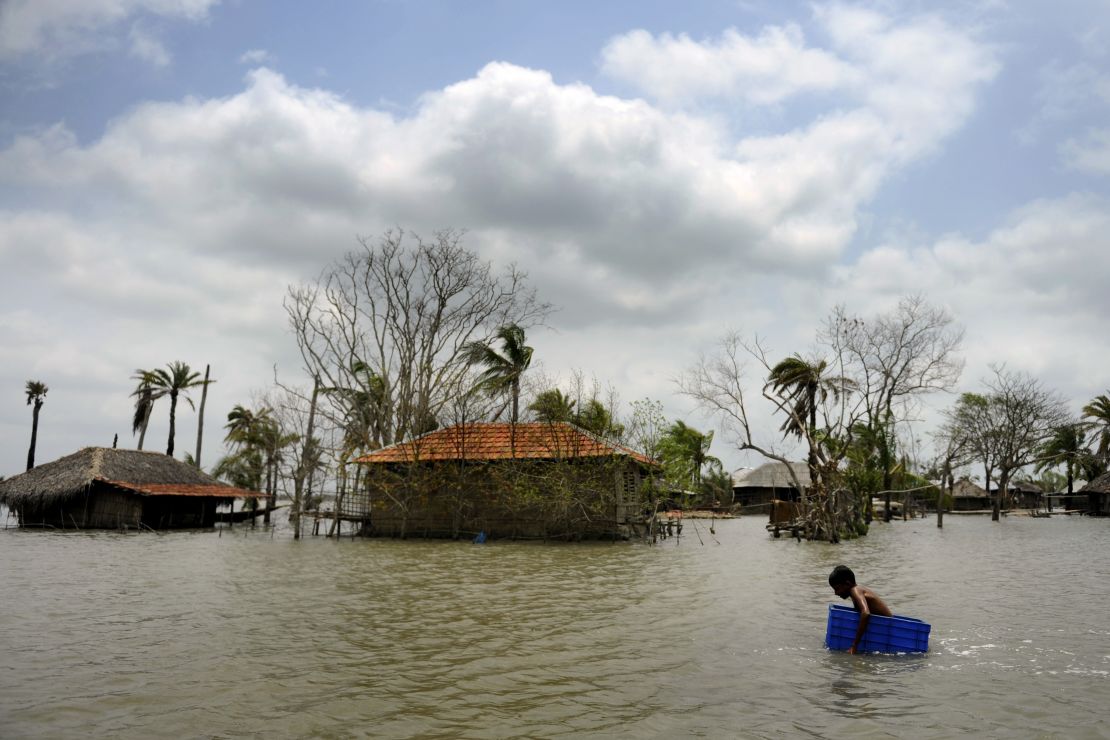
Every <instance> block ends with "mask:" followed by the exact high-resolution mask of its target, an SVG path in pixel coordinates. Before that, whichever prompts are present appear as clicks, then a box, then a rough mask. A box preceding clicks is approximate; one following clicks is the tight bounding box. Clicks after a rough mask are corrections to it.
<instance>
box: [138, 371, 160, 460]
mask: <svg viewBox="0 0 1110 740" xmlns="http://www.w3.org/2000/svg"><path fill="white" fill-rule="evenodd" d="M151 372H152V371H150V370H143V369H142V368H140V369H138V370H136V371H135V374H134V375H132V376H131V379H132V380H135V381H138V385H136V386H135V390H133V391H131V396H132V397H133V398H134V399H135V415H134V417H133V418H132V420H131V434H136V433H138V435H139V445H138V449H140V450H141V449H143V442H144V441H145V440H146V430H147V427H148V426H149V425H150V414H151V412H152V411H154V402H155V401H157V400H158V399H159V398H162V397H163V396H164V395H166V391H165V389H161V388H155V387H154V386H153V385H152V384H151V382H152V381H151V378H150V375H151Z"/></svg>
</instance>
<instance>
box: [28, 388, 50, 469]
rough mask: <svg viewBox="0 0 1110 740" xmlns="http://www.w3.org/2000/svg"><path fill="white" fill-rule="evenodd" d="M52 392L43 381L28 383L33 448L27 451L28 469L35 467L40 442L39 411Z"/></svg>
mask: <svg viewBox="0 0 1110 740" xmlns="http://www.w3.org/2000/svg"><path fill="white" fill-rule="evenodd" d="M48 390H50V389H49V388H47V387H46V383H43V382H42V381H41V380H28V381H27V405H28V406H32V407H33V408H32V410H31V446H30V448H28V450H27V469H28V470H30V469H31V468H33V467H35V447H36V446H37V445H38V440H39V411H41V410H42V405H43V404H44V403H46V392H47V391H48Z"/></svg>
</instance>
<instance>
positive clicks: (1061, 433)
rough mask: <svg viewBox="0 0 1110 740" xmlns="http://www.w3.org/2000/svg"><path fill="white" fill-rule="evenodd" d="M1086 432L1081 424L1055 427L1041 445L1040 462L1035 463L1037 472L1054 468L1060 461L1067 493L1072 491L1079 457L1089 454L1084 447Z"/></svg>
mask: <svg viewBox="0 0 1110 740" xmlns="http://www.w3.org/2000/svg"><path fill="white" fill-rule="evenodd" d="M1086 436H1087V435H1086V434H1085V433H1084V431H1083V425H1082V424H1065V425H1064V426H1061V427H1057V428H1056V430H1055V432H1053V434H1052V437H1051V438H1050V439H1049V440H1048V441H1047V442H1045V443H1044V445H1043V446H1042V447H1041V450H1040V454H1041V458H1042V459H1041V462H1039V463H1037V472H1038V473H1039V472H1042V471H1045V470H1048V469H1049V468H1054V467H1056V466H1057V465H1059V464H1060V463H1063V464H1064V473H1065V474H1066V475H1067V478H1068V494H1069V495H1070V494H1071V493H1072V492H1073V488H1074V482H1075V471H1076V470H1077V469H1078V467H1079V463H1080V459H1081V458H1082V457H1083V456H1084V455H1086V454H1089V453H1088V452H1087V447H1086V442H1087V440H1086Z"/></svg>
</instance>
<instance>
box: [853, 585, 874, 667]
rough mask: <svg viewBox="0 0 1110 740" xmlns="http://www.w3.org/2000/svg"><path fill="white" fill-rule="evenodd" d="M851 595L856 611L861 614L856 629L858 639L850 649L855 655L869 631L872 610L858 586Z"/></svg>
mask: <svg viewBox="0 0 1110 740" xmlns="http://www.w3.org/2000/svg"><path fill="white" fill-rule="evenodd" d="M849 593H850V594H851V596H852V605H853V606H855V607H856V611H857V612H859V626H858V627H856V639H855V640H853V641H852V647H850V648H848V653H849V654H850V655H854V654H855V652H856V648H858V647H859V643H860V640H862V639H863V633H864V632H866V631H867V623H868V622H869V621H871V609H870V608H869V607H868V606H867V599H866V598H864V596H863V593H861V592H860V590H859V587H858V586H856V587H855V588H853V589H852V590H851V591H850V592H849Z"/></svg>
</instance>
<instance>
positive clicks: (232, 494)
mask: <svg viewBox="0 0 1110 740" xmlns="http://www.w3.org/2000/svg"><path fill="white" fill-rule="evenodd" d="M97 480H101V481H103V482H104V483H108V484H109V485H113V486H117V487H118V488H126V489H128V490H129V491H134V492H135V493H138V494H141V495H143V496H215V497H218V498H261V497H263V496H265V495H266V494H264V493H258V492H257V491H247V490H244V489H242V488H235V487H233V486H224V485H198V484H193V483H128V482H126V481H119V480H107V479H104V478H98V479H97Z"/></svg>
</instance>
